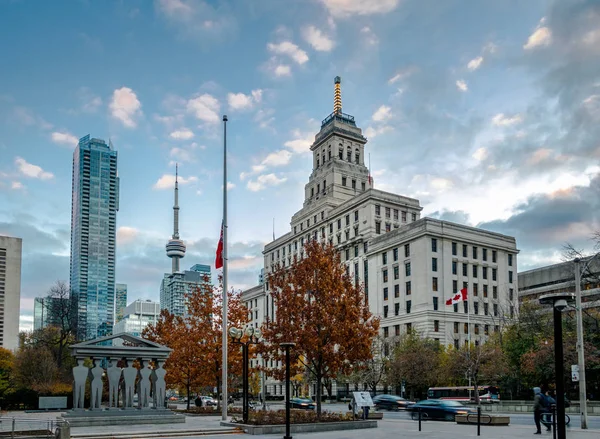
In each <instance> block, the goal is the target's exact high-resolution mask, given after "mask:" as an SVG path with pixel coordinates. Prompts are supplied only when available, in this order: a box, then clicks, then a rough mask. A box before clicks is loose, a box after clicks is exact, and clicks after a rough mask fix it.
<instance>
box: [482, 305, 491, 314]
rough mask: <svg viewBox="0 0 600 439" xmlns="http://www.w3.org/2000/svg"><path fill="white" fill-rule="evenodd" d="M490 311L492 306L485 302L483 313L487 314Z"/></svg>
mask: <svg viewBox="0 0 600 439" xmlns="http://www.w3.org/2000/svg"><path fill="white" fill-rule="evenodd" d="M489 312H490V307H489V305H488V304H487V303H484V304H483V313H484V314H485V315H486V316H487V315H488V314H489Z"/></svg>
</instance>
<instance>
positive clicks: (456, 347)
mask: <svg viewBox="0 0 600 439" xmlns="http://www.w3.org/2000/svg"><path fill="white" fill-rule="evenodd" d="M454 349H458V340H454Z"/></svg>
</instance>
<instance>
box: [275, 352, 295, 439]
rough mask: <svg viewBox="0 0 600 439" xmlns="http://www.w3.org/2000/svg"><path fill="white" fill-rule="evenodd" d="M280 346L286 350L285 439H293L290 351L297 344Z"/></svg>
mask: <svg viewBox="0 0 600 439" xmlns="http://www.w3.org/2000/svg"><path fill="white" fill-rule="evenodd" d="M279 346H281V347H282V348H284V349H285V436H284V437H283V439H292V435H291V432H290V349H291V348H293V347H294V346H296V343H292V342H284V343H279Z"/></svg>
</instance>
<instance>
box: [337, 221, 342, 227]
mask: <svg viewBox="0 0 600 439" xmlns="http://www.w3.org/2000/svg"><path fill="white" fill-rule="evenodd" d="M341 228H342V219H341V218H339V219H338V220H337V229H338V230H340V229H341Z"/></svg>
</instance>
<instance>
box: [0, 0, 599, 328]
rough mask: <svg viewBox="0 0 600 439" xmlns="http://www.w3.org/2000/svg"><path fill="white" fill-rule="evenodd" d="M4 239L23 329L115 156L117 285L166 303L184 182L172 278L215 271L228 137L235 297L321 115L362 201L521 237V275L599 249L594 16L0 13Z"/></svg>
mask: <svg viewBox="0 0 600 439" xmlns="http://www.w3.org/2000/svg"><path fill="white" fill-rule="evenodd" d="M0 41H1V42H2V43H1V44H0V63H1V64H0V233H2V234H8V235H12V236H20V237H22V238H23V239H24V241H23V249H24V250H23V251H24V254H23V278H22V294H21V296H22V306H21V308H22V319H21V322H22V327H27V325H28V324H29V323H30V322H31V310H32V306H33V297H36V296H39V295H45V294H46V292H47V290H48V289H49V287H50V286H51V285H52V283H53V282H55V281H56V280H59V279H61V280H68V276H69V273H68V271H69V229H70V205H71V162H72V153H73V148H74V143H75V141H76V139H77V138H79V137H81V136H84V135H86V134H88V133H89V134H91V135H92V136H93V137H99V138H103V139H107V140H108V139H111V140H112V142H113V144H114V146H115V148H116V149H117V150H118V151H119V175H120V177H121V203H120V206H121V209H120V211H119V213H118V226H119V232H118V248H117V253H118V263H117V280H118V281H119V282H124V283H127V284H128V285H129V299H130V300H133V299H136V298H149V299H155V300H158V291H159V285H160V280H161V278H162V275H163V273H164V272H167V271H169V269H170V261H169V260H168V259H167V257H166V255H165V250H164V245H165V243H166V241H167V240H168V238H169V236H170V234H171V229H172V210H171V206H172V190H171V189H172V186H173V178H174V170H175V169H174V168H175V165H174V164H175V162H178V163H179V165H180V175H181V186H180V187H181V190H180V204H181V227H180V229H181V235H182V238H183V239H184V240H185V241H186V243H187V245H188V253H187V255H186V258H185V259H184V260H183V266H184V267H188V266H191V265H193V264H195V263H211V264H212V263H213V262H214V249H215V245H216V241H217V239H218V235H219V228H220V222H221V209H222V202H221V196H222V195H221V194H222V192H221V188H222V162H221V160H222V125H221V122H220V120H221V116H222V114H227V115H228V116H229V121H230V122H229V124H228V139H229V148H230V155H229V175H230V178H229V180H230V192H229V197H230V221H229V223H230V242H231V250H230V253H231V256H232V262H231V268H232V272H231V281H232V283H233V285H234V286H235V287H238V288H245V287H249V286H252V285H253V284H255V283H256V281H257V276H258V272H259V270H260V267H261V265H262V258H261V250H262V247H263V245H264V243H265V242H267V241H269V240H270V238H271V236H272V222H273V218H274V219H275V233H276V234H277V235H279V234H282V233H285V232H286V231H288V230H289V221H290V217H291V215H292V214H293V213H294V212H295V211H297V210H298V209H299V208H300V207H301V206H302V200H303V186H304V184H305V183H306V181H307V179H308V175H309V173H310V168H311V158H310V155H309V151H308V147H309V145H310V143H311V142H312V139H314V135H315V134H316V132H317V130H318V129H319V126H320V125H319V123H320V121H321V120H322V119H323V118H325V117H326V116H327V115H328V114H329V113H330V112H331V111H332V107H333V78H334V76H336V75H340V76H341V77H342V99H343V109H344V112H347V113H350V114H352V115H354V116H355V117H356V120H357V123H358V125H359V126H360V127H361V128H362V129H363V130H364V133H365V135H366V136H367V138H368V139H369V143H368V144H367V152H368V153H369V154H370V158H371V168H372V173H373V175H374V176H375V187H376V188H379V189H383V190H388V191H391V192H397V193H400V194H404V195H408V196H413V197H416V198H418V199H420V200H421V204H422V205H423V207H424V214H426V215H432V216H436V217H439V218H444V219H448V220H452V221H457V222H461V223H466V224H471V225H479V226H481V227H485V228H488V229H491V230H496V231H499V232H502V233H507V234H511V235H514V236H516V237H517V242H518V246H519V248H520V249H521V255H520V258H519V268H520V270H523V269H527V268H532V267H535V266H539V265H543V264H546V263H550V262H555V261H558V260H560V257H561V254H560V251H561V245H562V244H563V243H565V242H567V241H568V242H573V243H574V244H576V245H577V246H579V247H581V248H584V249H588V250H589V249H591V242H590V241H589V237H590V235H591V233H592V232H593V231H595V230H599V229H600V227H599V222H600V220H599V214H598V212H599V211H600V209H599V207H600V206H598V203H599V202H598V199H599V197H598V195H599V194H598V189H599V187H600V177H599V175H598V173H599V171H600V167H599V166H598V159H599V158H600V142H599V140H598V139H600V128H599V127H600V123H599V122H600V61H598V60H600V56H599V55H600V6H599V4H598V2H595V1H583V0H582V1H561V2H558V1H557V2H552V1H535V0H531V1H527V2H522V1H508V0H506V1H497V2H493V1H490V2H474V1H454V0H446V1H433V0H428V1H412V0H305V1H299V0H298V1H294V0H289V1H278V0H258V1H255V2H242V1H217V0H215V1H208V0H206V1H202V0H157V1H153V2H151V1H141V0H140V1H135V0H129V1H108V0H107V1H93V0H88V1H83V0H80V1H58V0H57V1H53V2H40V1H25V0H21V1H19V0H0Z"/></svg>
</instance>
